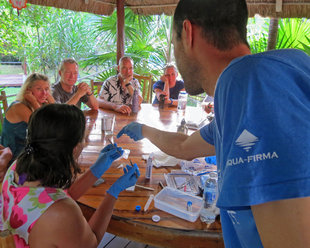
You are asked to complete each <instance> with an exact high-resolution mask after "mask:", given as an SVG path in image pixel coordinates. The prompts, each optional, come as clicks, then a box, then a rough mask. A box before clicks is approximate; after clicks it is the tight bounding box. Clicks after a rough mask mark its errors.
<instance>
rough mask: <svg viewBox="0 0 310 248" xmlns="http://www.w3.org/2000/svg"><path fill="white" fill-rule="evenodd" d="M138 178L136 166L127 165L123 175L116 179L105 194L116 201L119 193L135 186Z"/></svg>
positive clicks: (138, 173)
mask: <svg viewBox="0 0 310 248" xmlns="http://www.w3.org/2000/svg"><path fill="white" fill-rule="evenodd" d="M139 176H140V172H139V169H138V166H137V164H133V166H132V167H131V166H130V165H127V166H126V168H124V175H122V176H121V177H120V178H119V179H117V180H116V182H115V183H114V184H113V185H112V186H111V187H110V188H109V189H108V191H107V192H108V193H109V194H110V195H112V196H114V197H115V198H116V199H117V197H118V195H119V193H120V192H121V191H123V190H125V189H127V188H128V187H131V186H133V185H135V184H136V182H137V180H138V177H139Z"/></svg>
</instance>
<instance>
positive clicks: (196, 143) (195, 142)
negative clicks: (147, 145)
mask: <svg viewBox="0 0 310 248" xmlns="http://www.w3.org/2000/svg"><path fill="white" fill-rule="evenodd" d="M142 135H143V136H144V137H145V138H147V139H149V140H150V141H151V142H152V143H153V144H154V145H156V146H157V147H158V148H159V149H160V150H162V151H163V152H165V153H167V154H169V155H171V156H174V157H177V158H180V159H186V160H192V159H194V158H197V157H206V156H211V155H215V148H214V146H213V145H211V144H209V143H207V142H206V141H205V140H204V139H203V138H202V137H201V135H200V131H199V130H198V131H196V132H194V133H193V134H192V135H190V136H187V135H185V134H182V133H173V132H166V131H161V130H159V129H156V128H152V127H149V126H146V125H143V126H142Z"/></svg>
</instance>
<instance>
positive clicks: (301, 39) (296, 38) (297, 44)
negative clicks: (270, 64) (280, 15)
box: [276, 18, 310, 50]
mask: <svg viewBox="0 0 310 248" xmlns="http://www.w3.org/2000/svg"><path fill="white" fill-rule="evenodd" d="M278 32H279V34H278V43H277V45H276V48H277V49H283V48H296V49H300V50H304V46H303V45H302V44H305V45H306V46H309V44H310V43H309V39H308V37H310V21H309V20H308V19H305V18H290V19H288V18H286V19H281V20H280V21H279V30H278Z"/></svg>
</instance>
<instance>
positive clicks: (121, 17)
mask: <svg viewBox="0 0 310 248" xmlns="http://www.w3.org/2000/svg"><path fill="white" fill-rule="evenodd" d="M116 5H117V6H116V7H117V56H116V59H117V61H116V63H117V64H118V61H119V60H120V58H121V57H123V56H124V43H125V31H124V26H125V8H124V0H117V3H116Z"/></svg>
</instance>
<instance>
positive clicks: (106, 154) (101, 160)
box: [90, 143, 124, 178]
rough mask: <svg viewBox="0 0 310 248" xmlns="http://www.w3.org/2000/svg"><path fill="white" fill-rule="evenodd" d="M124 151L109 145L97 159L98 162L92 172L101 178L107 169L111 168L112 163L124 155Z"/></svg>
mask: <svg viewBox="0 0 310 248" xmlns="http://www.w3.org/2000/svg"><path fill="white" fill-rule="evenodd" d="M123 152H124V151H123V149H122V148H121V147H117V145H116V144H115V143H114V145H112V144H109V145H107V146H106V147H105V148H103V149H102V150H101V152H100V154H99V157H98V158H97V161H96V162H95V163H94V164H93V165H92V166H91V167H90V170H91V172H92V173H93V175H94V176H95V177H97V178H100V177H101V176H102V175H103V173H105V172H106V170H107V169H109V168H110V166H111V164H112V162H113V161H114V160H115V159H118V158H119V157H120V156H121V155H122V154H123Z"/></svg>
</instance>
